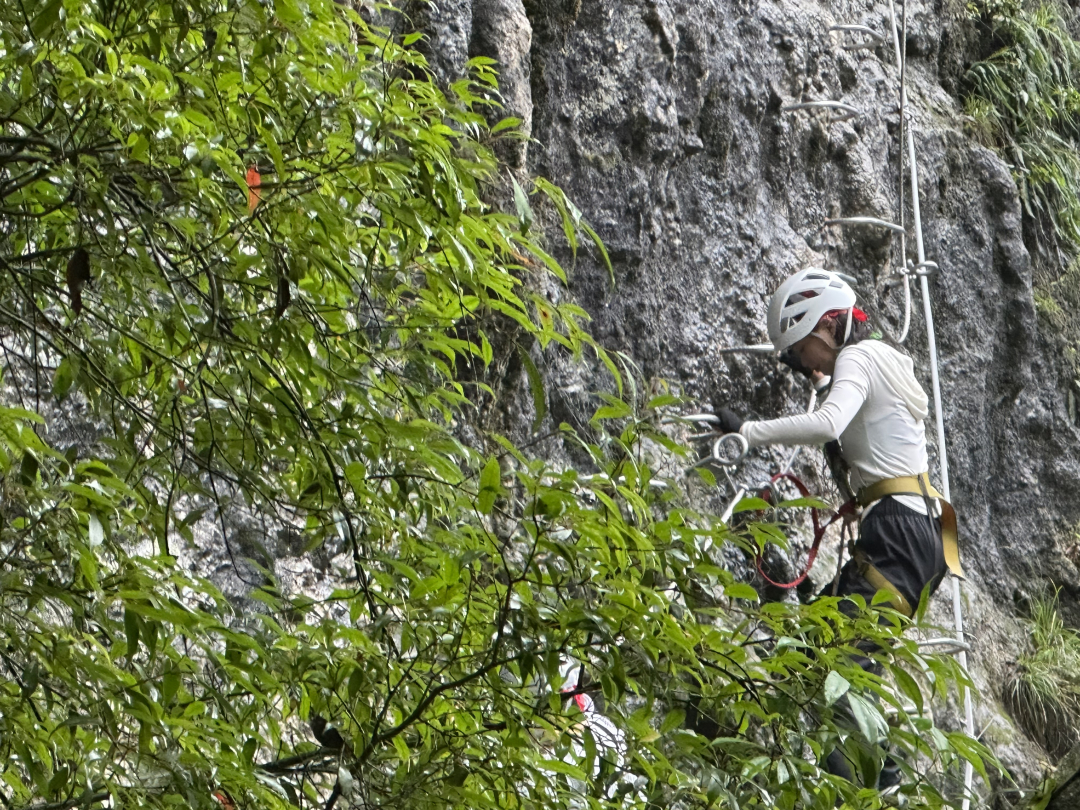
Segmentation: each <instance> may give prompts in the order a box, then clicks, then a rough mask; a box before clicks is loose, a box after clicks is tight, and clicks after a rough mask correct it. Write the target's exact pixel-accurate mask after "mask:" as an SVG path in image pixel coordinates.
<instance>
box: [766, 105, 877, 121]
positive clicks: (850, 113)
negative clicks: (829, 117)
mask: <svg viewBox="0 0 1080 810" xmlns="http://www.w3.org/2000/svg"><path fill="white" fill-rule="evenodd" d="M795 110H839V111H840V112H841V113H843V115H838V116H835V117H834V118H833V120H834V121H845V120H847V119H848V118H854V117H855V116H857V115H862V110H860V109H859V108H858V107H852V106H851V105H850V104H845V103H844V102H842V101H802V102H799V103H798V104H789V105H788V106H786V107H782V108H781V111H782V112H793V111H795Z"/></svg>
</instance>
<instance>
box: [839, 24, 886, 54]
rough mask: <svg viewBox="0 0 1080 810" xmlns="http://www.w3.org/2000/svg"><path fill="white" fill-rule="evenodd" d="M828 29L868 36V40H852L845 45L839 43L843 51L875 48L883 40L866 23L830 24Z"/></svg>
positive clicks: (883, 39) (883, 38)
mask: <svg viewBox="0 0 1080 810" xmlns="http://www.w3.org/2000/svg"><path fill="white" fill-rule="evenodd" d="M829 30H830V31H840V32H841V33H844V34H865V35H866V36H868V37H870V39H869V40H864V41H863V42H852V43H850V44H847V45H841V46H840V47H841V48H843V49H844V50H845V51H861V50H864V49H868V48H876V47H877V46H878V45H881V44H882V43H883V42H884V41H885V37H884V36H882V35H881V34H879V33H878V32H877V31H875V30H874V29H873V28H871V27H870V26H867V25H830V26H829Z"/></svg>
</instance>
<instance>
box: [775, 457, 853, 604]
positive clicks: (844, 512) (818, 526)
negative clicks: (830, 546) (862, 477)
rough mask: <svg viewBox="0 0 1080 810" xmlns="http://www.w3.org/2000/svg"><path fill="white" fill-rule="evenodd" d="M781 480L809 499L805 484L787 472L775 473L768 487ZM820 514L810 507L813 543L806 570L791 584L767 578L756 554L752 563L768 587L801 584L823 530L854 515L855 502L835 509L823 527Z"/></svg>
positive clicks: (813, 558)
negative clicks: (783, 479) (787, 482)
mask: <svg viewBox="0 0 1080 810" xmlns="http://www.w3.org/2000/svg"><path fill="white" fill-rule="evenodd" d="M782 478H786V479H787V480H788V481H790V482H791V483H792V484H794V485H795V488H796V489H797V490H799V494H800V495H802V496H803V497H804V498H809V497H810V490H809V489H807V487H806V484H804V483H803V482H802V481H801V480H800V479H799V477H798V476H797V475H795V474H794V473H789V472H782V473H777V474H776V475H774V476H773V477H772V478H771V479H769V484H770V486H771V485H772V484H775V483H776V482H777V481H779V480H780V479H782ZM820 512H821V510H819V509H818V508H816V507H811V509H810V521H811V522H812V523H813V524H814V542H813V544H812V545H811V546H810V553H809V554H808V555H807V558H806V568H804V569H803V572H802V573H801V574H799V576H798V577H797V578H796V579H793V580H792V581H791V582H777V581H776V580H774V579H771V578H770V577H769V575H768V574H766V573H765V571H764V570H763V569H762V567H761V562H762V560H761V553H760V552H759V553H758V555H757V557H756V559H755V561H754V562H755V563H756V564H757V570H758V573H759V574H761V576H762V578H763V579H764V580H765V581H766V582H768V583H769V584H770V585H775V586H776V587H777V588H794V587H796V586H798V585H799V584H800V583H802V581H803V580H804V579H806V578H807V576H809V575H810V569H811V568H813V567H814V560H816V559H817V553H818V549H819V548H820V547H821V538H823V537H824V536H825V530H826V529H828V528H829V527H830V526H832V525H833V524H834V523H836V521H838V520H840V519H841V518H843V517H846V516H848V515H854V514H855V501H854V500H850V501H848V502H847V503H845V504H844V505H843V506H841V507H840V508H839V509H837V510H836V511H835V512H834V513H833V514H832V516H831V517H830V518H829V519H828V520H827V521H826V522H825V524H824V525H822V523H821V516H820Z"/></svg>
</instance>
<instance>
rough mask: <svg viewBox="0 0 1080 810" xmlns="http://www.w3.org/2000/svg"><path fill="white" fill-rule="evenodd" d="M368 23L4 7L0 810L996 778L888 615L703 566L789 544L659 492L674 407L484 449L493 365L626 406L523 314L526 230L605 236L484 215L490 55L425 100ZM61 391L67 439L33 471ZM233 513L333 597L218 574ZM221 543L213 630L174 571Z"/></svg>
mask: <svg viewBox="0 0 1080 810" xmlns="http://www.w3.org/2000/svg"><path fill="white" fill-rule="evenodd" d="M365 14H366V12H365ZM365 14H361V13H360V12H358V11H356V10H354V9H352V8H350V7H349V6H346V5H342V4H338V3H335V2H332V0H309V2H305V3H301V2H293V0H273V2H255V0H251V1H250V2H213V1H212V0H207V2H203V3H199V2H195V0H189V1H188V2H184V1H183V0H178V2H169V1H167V0H166V1H165V2H154V0H113V2H105V3H90V2H86V1H85V0H41V1H40V2H35V1H34V0H24V1H23V2H17V3H14V4H6V5H5V6H4V7H3V8H0V36H2V37H3V51H2V53H0V127H2V131H0V209H2V218H0V226H2V232H0V279H2V280H0V349H2V350H3V353H4V354H3V357H4V370H5V375H6V376H5V381H6V392H7V395H8V403H9V404H8V405H7V406H5V407H4V408H3V409H0V473H2V486H3V490H2V492H3V500H2V503H0V506H2V508H0V617H2V618H0V667H2V670H3V672H4V673H5V677H6V678H7V680H6V681H5V682H3V683H0V756H2V757H3V766H2V771H0V773H2V779H0V803H2V804H3V805H4V806H5V807H8V808H24V807H31V806H38V807H40V806H48V807H51V808H66V807H83V806H87V807H92V806H100V805H101V804H102V803H104V802H106V801H107V800H111V801H112V802H114V803H115V804H116V805H117V806H139V807H174V806H184V807H195V808H199V807H220V806H225V807H231V806H236V807H260V808H276V807H313V806H323V807H329V806H332V805H333V804H334V803H335V802H338V803H340V806H346V805H348V806H363V807H371V808H374V807H387V808H390V807H401V808H428V807H430V808H435V807H445V808H451V807H461V808H465V807H468V808H484V807H491V808H496V807H498V808H515V807H517V808H538V807H541V806H543V807H558V808H563V807H566V808H569V807H575V808H577V807H586V806H587V807H590V808H604V807H616V806H618V807H646V806H648V807H660V806H663V807H669V806H670V807H687V808H691V807H717V806H718V807H731V808H736V807H738V808H753V807H762V808H764V807H768V808H773V807H779V808H794V807H808V808H809V807H813V808H822V809H823V810H824V808H831V807H833V806H834V803H835V801H836V798H837V796H843V797H844V798H845V799H846V800H847V801H849V803H850V804H851V805H852V806H860V807H862V806H865V807H872V806H878V805H879V804H880V801H881V800H880V799H879V798H878V797H877V794H876V791H874V790H872V789H860V788H859V787H858V786H857V785H852V784H850V783H847V782H845V781H843V780H841V779H839V778H837V777H833V776H829V775H827V774H825V773H823V772H822V771H821V770H820V769H819V767H818V765H817V763H818V761H819V759H820V757H821V756H822V755H823V754H825V753H827V752H828V751H830V750H832V749H833V748H835V747H838V746H840V747H843V748H844V749H845V750H847V751H848V752H849V754H850V756H851V757H852V759H853V761H854V762H855V763H856V764H857V766H858V768H859V770H860V772H861V774H862V779H863V780H864V781H865V782H866V783H869V784H872V783H873V781H874V775H875V773H876V770H877V768H878V767H879V766H880V762H881V759H882V757H883V751H884V746H885V745H892V746H893V750H894V752H895V755H896V756H898V757H899V758H901V759H902V760H903V762H904V767H905V769H906V772H907V775H908V777H909V779H908V782H907V784H906V785H905V787H904V793H903V795H904V796H906V797H907V800H908V802H909V804H910V806H914V807H939V806H944V804H945V803H946V799H945V798H944V797H943V795H942V788H943V784H944V782H943V781H942V778H941V771H942V768H943V767H947V766H948V765H949V764H950V763H951V762H952V761H953V760H954V759H955V758H956V757H958V756H962V757H967V758H970V759H972V760H973V761H975V762H976V763H977V764H978V765H979V767H980V770H981V768H982V760H983V757H984V756H985V754H986V752H985V751H984V750H983V749H982V748H981V746H979V744H978V743H976V742H975V741H973V740H971V739H969V738H967V737H964V736H963V735H962V734H958V733H953V734H947V733H944V732H942V731H940V730H938V729H936V728H935V727H934V726H933V723H932V721H931V720H929V719H928V718H927V717H926V714H925V712H924V711H923V702H924V700H925V699H926V698H927V696H924V687H925V688H926V689H932V690H936V691H938V692H939V693H941V692H943V690H945V689H946V688H947V686H948V684H949V683H951V682H954V681H955V680H957V679H958V678H959V677H960V675H959V673H958V671H957V670H956V667H955V665H954V664H953V663H952V661H951V660H948V659H939V658H935V657H932V656H930V657H928V656H923V655H920V654H919V652H918V649H917V648H916V647H915V646H914V645H913V644H912V643H910V642H904V641H902V640H900V639H899V638H898V636H897V633H896V628H897V627H898V626H899V621H900V620H899V619H898V618H897V617H895V616H893V617H892V618H891V619H890V620H889V621H888V622H887V623H885V624H879V622H878V614H877V613H875V612H874V611H868V612H860V613H859V614H858V616H857V617H856V618H855V619H854V620H850V619H847V618H846V617H845V616H844V615H843V614H841V613H840V612H839V611H838V609H837V604H836V600H834V599H823V600H819V601H817V602H815V603H813V604H812V605H809V606H799V605H790V604H771V605H759V604H758V601H757V598H756V594H755V593H754V591H753V589H752V588H750V587H749V586H747V585H745V584H743V583H740V582H738V581H736V579H735V577H734V575H733V574H732V572H731V571H730V570H729V569H728V568H727V567H726V566H725V565H724V560H725V559H728V557H727V556H725V555H727V554H730V553H736V554H741V553H753V552H754V551H755V550H756V549H758V548H759V547H760V545H761V544H763V543H766V542H774V541H777V540H782V536H780V535H778V533H777V529H776V528H775V526H773V525H771V524H770V523H769V522H768V521H756V522H752V523H749V524H747V526H746V528H745V529H744V530H742V531H740V532H733V531H731V530H730V529H729V528H728V527H727V526H725V525H723V524H721V523H720V522H719V521H718V520H716V519H715V518H712V517H710V516H708V515H704V514H699V513H697V512H695V511H693V510H692V509H690V508H689V506H688V504H687V502H686V500H685V498H684V497H683V496H681V495H679V494H677V493H678V492H679V486H678V485H679V484H680V483H681V482H661V481H658V480H656V478H655V473H654V471H653V470H652V468H651V467H650V464H649V462H648V454H646V453H644V452H643V450H642V448H643V443H645V442H646V441H648V442H651V443H652V444H651V446H654V447H655V446H657V444H659V445H663V446H665V447H667V448H668V449H669V450H670V451H672V452H685V451H683V450H682V448H680V447H678V446H677V445H675V444H674V443H672V442H671V440H670V439H668V438H667V437H665V436H663V435H662V434H660V433H659V432H658V430H657V428H656V424H657V423H658V419H657V414H658V412H659V410H660V409H662V408H664V407H666V406H668V405H670V404H671V401H670V399H669V398H660V399H657V400H653V401H651V402H638V401H635V399H634V397H632V396H627V397H625V398H624V397H623V396H621V394H620V395H619V396H616V395H613V394H610V393H609V394H606V395H605V398H606V401H605V403H604V404H603V405H602V407H600V408H599V409H598V410H597V411H596V414H595V416H594V419H593V422H592V430H591V433H590V437H589V438H587V439H586V438H583V437H579V436H577V435H576V434H575V433H574V432H573V431H571V430H570V429H569V428H566V427H565V426H564V427H563V428H561V429H559V431H560V435H561V437H562V438H563V440H564V441H566V442H572V443H576V445H577V446H578V450H579V455H580V456H582V457H584V458H588V459H589V460H590V461H589V463H588V464H587V465H585V466H584V467H583V468H582V469H575V468H573V467H571V466H569V465H565V464H564V465H555V464H553V463H552V462H550V461H547V460H545V459H544V458H538V457H535V456H531V455H528V454H527V452H526V451H527V449H528V448H526V447H518V446H516V445H515V443H514V442H513V441H512V440H511V438H508V437H505V436H500V435H497V434H495V433H493V432H491V431H490V430H486V429H485V425H484V421H483V419H482V418H481V408H480V406H481V405H482V404H483V403H484V402H486V401H488V399H489V398H490V397H491V396H493V393H494V388H493V387H492V386H491V383H492V381H493V379H494V377H495V376H496V373H495V368H496V366H497V365H498V364H497V363H496V360H497V355H498V356H508V355H510V354H515V356H519V357H520V358H522V362H523V363H524V365H525V372H526V374H527V376H528V378H529V384H530V388H531V390H532V392H533V394H534V397H535V404H536V408H535V410H536V413H537V416H538V417H540V418H542V417H543V404H544V390H543V380H542V378H541V376H540V373H539V371H538V370H537V364H536V363H535V362H533V360H532V359H530V358H532V357H538V356H539V354H538V353H539V352H540V351H543V350H547V351H549V352H563V353H567V354H569V355H571V356H572V357H578V358H581V357H582V356H583V354H584V353H585V352H591V353H592V354H594V355H595V356H596V357H598V358H599V360H600V361H601V363H603V364H606V365H607V367H608V368H609V369H610V373H611V375H612V376H611V379H612V388H613V389H614V390H618V391H620V392H621V389H622V378H621V377H620V374H619V372H618V371H617V369H616V366H615V365H614V363H613V362H612V361H611V359H610V358H609V357H608V355H607V354H606V353H604V351H603V350H602V349H601V348H600V347H598V346H597V345H596V344H595V343H594V341H593V340H592V339H591V338H590V337H589V335H588V333H587V331H586V330H585V327H584V323H585V321H586V320H587V318H586V315H585V313H584V312H582V311H581V310H580V309H578V308H576V307H575V306H573V305H572V304H568V303H561V304H553V303H551V302H550V301H549V300H548V299H547V298H545V297H544V296H541V295H539V294H537V293H536V292H534V290H536V289H539V286H540V285H539V284H538V283H537V282H539V281H540V280H541V279H542V278H548V279H550V280H553V281H555V282H557V283H563V282H565V281H566V277H565V274H564V271H563V270H562V268H561V267H560V266H559V264H558V263H557V262H556V261H555V260H554V259H553V258H552V257H551V256H550V255H549V253H548V252H546V251H545V250H544V247H543V243H542V242H541V240H540V237H539V234H538V233H537V232H536V231H535V230H534V221H535V219H536V217H535V215H534V213H533V209H532V206H533V204H534V203H535V202H537V201H538V200H540V199H541V198H542V199H544V200H546V201H547V202H546V203H545V208H546V210H548V211H550V212H551V215H552V216H554V217H556V218H558V219H560V220H561V222H562V226H563V228H562V238H564V239H568V240H569V242H570V245H571V246H572V247H573V248H575V249H576V247H577V245H578V240H579V238H580V237H585V238H591V237H594V236H595V234H593V233H592V231H591V230H590V229H589V228H588V226H587V224H586V223H585V222H584V221H583V220H582V218H581V214H580V212H578V211H577V209H575V208H574V207H573V205H572V203H571V202H570V201H568V200H567V199H566V198H565V197H564V196H563V195H562V193H561V192H560V191H559V190H558V189H557V188H555V187H554V186H552V185H550V184H548V183H545V182H537V183H536V184H535V188H533V195H532V197H531V200H532V201H530V195H529V194H526V193H525V192H524V190H522V189H520V188H517V189H516V191H517V193H515V195H514V197H515V201H516V203H515V209H516V210H515V212H514V213H513V214H507V213H502V212H501V211H500V210H499V209H498V208H496V207H494V206H492V205H491V204H489V203H488V202H485V200H486V199H489V198H491V197H492V194H493V188H494V185H495V184H496V183H498V182H499V174H498V172H499V166H498V164H497V163H496V161H495V159H494V158H493V156H492V152H491V150H490V148H489V147H490V143H491V141H492V139H494V138H496V137H501V136H505V135H506V134H507V133H509V132H511V131H512V128H513V122H504V123H503V124H499V125H496V126H494V127H491V128H489V127H488V125H487V124H486V123H485V118H484V117H483V116H482V115H481V109H482V107H483V106H484V105H487V104H490V103H491V102H490V99H491V98H492V94H493V91H494V88H495V77H494V73H493V72H492V67H491V64H490V63H489V62H487V61H485V60H482V59H481V60H474V61H473V62H472V63H471V65H470V74H469V76H468V78H466V79H462V80H461V81H459V82H457V83H456V84H454V85H452V86H451V87H450V88H449V90H448V91H443V90H442V89H440V87H439V85H438V84H437V83H436V82H434V81H433V80H431V79H430V78H429V76H428V74H427V73H426V70H425V65H424V61H423V58H422V57H421V56H419V55H418V53H417V52H416V51H414V50H413V49H412V48H411V46H412V45H413V44H414V43H415V42H416V38H415V36H414V35H408V36H400V35H396V34H395V35H392V34H391V33H390V32H389V31H386V30H383V29H378V28H376V27H373V26H372V24H371V23H370V22H369V21H368V20H367V19H366V18H365ZM596 247H597V251H598V255H600V254H602V246H600V245H599V244H597V246H596ZM628 391H629V388H628ZM54 401H60V402H61V403H62V404H66V406H68V407H71V406H73V405H78V404H80V403H81V404H85V405H86V406H87V407H88V408H89V410H90V413H91V414H92V415H93V418H95V419H97V420H99V426H100V437H99V440H98V441H97V443H96V446H95V447H88V446H86V445H75V446H72V447H68V448H63V447H61V448H54V447H52V446H50V444H49V443H48V441H47V438H48V436H49V433H48V432H47V431H46V430H45V429H44V426H43V424H42V419H41V417H40V416H39V415H38V411H51V410H52V409H53V404H52V403H54ZM16 402H18V407H16ZM752 505H753V504H748V506H752ZM230 510H239V511H242V512H246V513H250V514H255V515H258V516H259V518H260V519H261V520H262V521H263V522H264V523H265V525H267V526H269V527H271V530H273V531H282V532H288V533H290V535H291V536H296V537H299V538H301V539H302V543H303V544H304V546H305V547H306V549H307V550H308V552H312V553H313V552H314V551H315V550H316V549H324V550H325V552H326V555H327V556H328V558H329V559H330V560H331V566H330V570H329V571H328V572H327V574H326V576H327V581H328V583H329V584H328V587H327V592H326V594H325V595H324V596H323V597H320V596H319V595H317V594H315V595H313V594H304V593H287V592H284V591H283V589H282V587H281V586H280V584H279V583H278V582H277V581H276V579H275V576H274V570H273V560H271V559H269V558H268V557H266V556H262V557H259V556H258V555H256V557H257V559H255V561H254V562H253V561H251V560H245V559H244V558H245V557H251V556H252V553H251V551H250V549H247V548H240V547H238V546H237V545H236V543H235V532H233V531H231V530H230V526H229V524H228V521H227V517H228V515H229V514H230ZM215 525H216V526H219V527H220V534H219V535H217V537H218V542H221V543H223V544H224V545H225V547H226V551H227V553H228V554H229V555H230V556H231V557H232V559H233V562H234V565H235V567H236V570H237V571H240V572H242V573H243V576H244V577H245V578H246V579H247V589H248V593H249V598H247V599H238V598H237V596H236V594H234V593H231V592H230V593H223V592H222V591H221V590H220V589H219V587H218V586H216V585H215V584H214V583H213V582H211V581H209V580H207V579H205V578H200V577H197V576H191V575H188V574H187V573H185V572H184V571H183V570H182V569H181V568H180V567H179V566H178V565H177V564H176V555H177V554H178V553H180V552H181V551H183V550H184V549H185V548H187V547H188V546H189V545H190V544H191V543H193V542H194V540H195V536H194V532H195V530H196V529H198V530H200V531H202V530H206V529H207V527H208V526H211V527H212V526H215ZM887 615H888V616H892V614H887ZM868 644H869V645H870V646H867V645H868ZM867 649H872V650H876V652H873V653H872V654H873V656H874V657H875V658H876V659H880V663H881V666H882V667H883V669H882V672H881V674H876V673H875V672H868V671H864V670H863V669H862V668H860V667H858V666H857V665H856V664H855V663H853V658H852V656H853V655H855V654H857V653H859V652H860V651H862V652H865V651H866V650H867ZM568 667H569V669H568ZM575 667H576V668H578V674H579V676H580V675H581V674H583V675H584V678H579V680H580V683H579V684H578V685H577V686H576V687H574V689H573V690H571V693H570V695H567V694H563V693H562V687H563V685H564V684H565V683H566V682H567V681H566V679H567V675H568V672H570V671H573V669H574V668H575ZM920 684H923V687H921V686H920ZM574 694H589V695H590V696H592V697H595V698H596V699H597V700H599V701H602V702H603V704H604V712H605V714H606V715H607V716H608V717H609V718H610V719H611V720H612V722H613V723H614V724H615V726H616V727H617V728H618V729H619V730H620V731H619V734H618V735H617V736H618V737H619V738H620V740H621V741H619V742H615V743H613V741H612V737H610V736H608V737H606V738H604V739H601V735H600V734H599V732H598V731H597V730H596V729H595V728H594V727H593V726H590V725H589V724H587V723H584V722H583V720H584V718H583V716H582V714H581V713H580V712H579V711H578V710H577V709H576V708H575V704H574V702H573V701H569V700H568V697H570V696H573V695H574ZM841 706H844V707H846V708H845V709H844V710H843V711H840V710H839V708H838V707H841ZM317 718H324V719H325V718H329V720H330V722H331V724H332V728H331V729H330V730H329V731H328V730H327V729H320V740H319V741H316V739H315V737H314V736H313V734H312V733H311V731H310V730H309V724H311V723H313V722H314V724H315V725H319V721H318V719H317ZM888 718H891V720H890V719H888Z"/></svg>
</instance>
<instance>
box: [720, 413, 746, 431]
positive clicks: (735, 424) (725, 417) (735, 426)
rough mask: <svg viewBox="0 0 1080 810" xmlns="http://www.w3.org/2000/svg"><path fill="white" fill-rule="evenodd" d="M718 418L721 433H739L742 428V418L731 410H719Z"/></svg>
mask: <svg viewBox="0 0 1080 810" xmlns="http://www.w3.org/2000/svg"><path fill="white" fill-rule="evenodd" d="M716 418H717V420H718V422H719V425H720V432H721V433H738V432H739V428H741V427H742V423H743V420H742V417H741V416H739V415H738V414H737V413H735V411H733V410H731V408H717V409H716Z"/></svg>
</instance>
